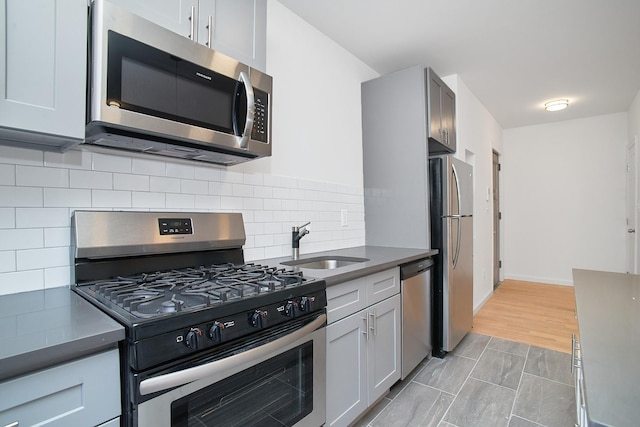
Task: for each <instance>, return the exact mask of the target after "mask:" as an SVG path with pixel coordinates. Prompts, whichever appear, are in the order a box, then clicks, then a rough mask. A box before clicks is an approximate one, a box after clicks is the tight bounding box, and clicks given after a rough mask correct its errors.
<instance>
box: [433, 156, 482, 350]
mask: <svg viewBox="0 0 640 427" xmlns="http://www.w3.org/2000/svg"><path fill="white" fill-rule="evenodd" d="M429 199H430V200H429V206H430V217H431V246H432V247H433V248H436V249H439V250H440V254H439V255H438V256H439V261H440V262H438V263H436V268H435V270H434V283H433V289H434V293H433V296H434V300H433V302H434V307H433V308H434V327H433V334H434V337H433V338H434V349H433V354H434V355H435V356H437V357H443V356H444V355H445V354H446V353H447V352H449V351H452V350H453V349H454V348H455V347H456V346H457V345H458V343H459V342H460V341H461V340H462V338H464V336H465V335H466V334H467V332H469V331H470V330H471V326H472V322H473V168H472V166H471V165H469V164H467V163H464V162H462V161H461V160H458V159H456V158H454V157H452V156H441V157H432V158H430V159H429Z"/></svg>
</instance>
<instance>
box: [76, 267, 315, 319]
mask: <svg viewBox="0 0 640 427" xmlns="http://www.w3.org/2000/svg"><path fill="white" fill-rule="evenodd" d="M307 280H308V279H306V278H304V277H303V275H302V272H294V271H290V270H285V269H278V268H275V267H268V266H264V265H260V264H240V265H238V264H216V265H211V266H208V267H205V266H201V267H194V268H185V269H179V270H169V271H159V272H154V273H143V274H139V275H135V276H127V277H117V278H115V279H110V280H100V281H96V282H93V283H89V284H88V285H89V286H90V287H91V288H92V289H93V290H94V292H95V293H96V295H97V296H98V297H99V298H103V299H105V300H107V301H110V302H111V303H115V304H117V305H118V306H120V307H122V308H123V309H124V310H126V311H128V312H130V313H131V314H133V315H135V316H138V317H141V318H150V317H157V316H166V315H170V314H171V313H176V312H182V311H190V310H197V309H200V308H203V307H208V306H215V305H219V304H224V303H226V302H232V301H237V300H240V299H245V298H252V297H257V296H259V295H261V294H266V293H270V292H277V291H280V290H284V289H287V288H291V287H296V286H299V285H302V284H303V283H305V282H306V281H307Z"/></svg>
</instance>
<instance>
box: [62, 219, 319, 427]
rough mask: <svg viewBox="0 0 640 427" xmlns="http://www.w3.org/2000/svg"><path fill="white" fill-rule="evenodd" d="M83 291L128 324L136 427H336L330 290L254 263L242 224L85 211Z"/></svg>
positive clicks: (79, 285) (78, 273)
mask: <svg viewBox="0 0 640 427" xmlns="http://www.w3.org/2000/svg"><path fill="white" fill-rule="evenodd" d="M72 237H73V243H74V269H73V270H74V274H75V280H74V281H75V285H74V286H73V290H74V291H75V292H77V293H78V294H79V295H81V296H82V297H84V298H86V299H87V300H89V301H90V302H91V303H93V304H95V305H96V306H97V307H98V308H100V309H101V310H103V311H104V312H105V313H107V314H108V315H110V316H112V317H113V318H114V319H116V320H117V321H119V322H120V323H122V324H123V325H124V326H125V329H126V340H125V341H124V342H123V343H121V345H120V353H121V372H122V374H121V380H122V400H123V417H122V419H123V425H125V426H154V427H156V426H253V425H256V426H257V425H259V426H294V425H295V426H312V427H317V426H320V425H323V424H324V422H325V408H324V407H325V379H324V374H325V369H324V364H325V345H326V344H325V325H326V294H325V287H326V285H325V282H324V281H322V280H316V279H312V278H309V277H304V276H303V275H302V273H301V272H299V271H292V270H284V269H278V268H274V267H268V266H264V265H257V264H252V263H244V255H243V250H242V245H243V244H244V242H245V232H244V224H243V221H242V216H241V214H233V213H184V212H124V211H114V212H112V211H76V212H75V213H74V215H73V218H72Z"/></svg>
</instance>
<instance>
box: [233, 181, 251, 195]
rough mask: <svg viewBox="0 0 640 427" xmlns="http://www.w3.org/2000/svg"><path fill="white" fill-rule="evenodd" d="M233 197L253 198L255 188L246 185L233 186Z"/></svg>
mask: <svg viewBox="0 0 640 427" xmlns="http://www.w3.org/2000/svg"><path fill="white" fill-rule="evenodd" d="M233 195H234V196H236V197H252V196H253V187H252V186H251V185H245V184H233Z"/></svg>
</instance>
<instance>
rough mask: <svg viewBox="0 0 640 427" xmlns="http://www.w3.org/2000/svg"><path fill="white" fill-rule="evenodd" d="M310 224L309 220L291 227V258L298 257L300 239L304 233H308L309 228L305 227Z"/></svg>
mask: <svg viewBox="0 0 640 427" xmlns="http://www.w3.org/2000/svg"><path fill="white" fill-rule="evenodd" d="M309 224H311V221H309V222H307V223H306V224H304V225H301V226H300V227H291V248H292V249H293V259H298V258H300V239H302V238H303V237H304V236H305V235H306V234H309V230H307V229H306V228H305V227H306V226H307V225H309Z"/></svg>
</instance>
